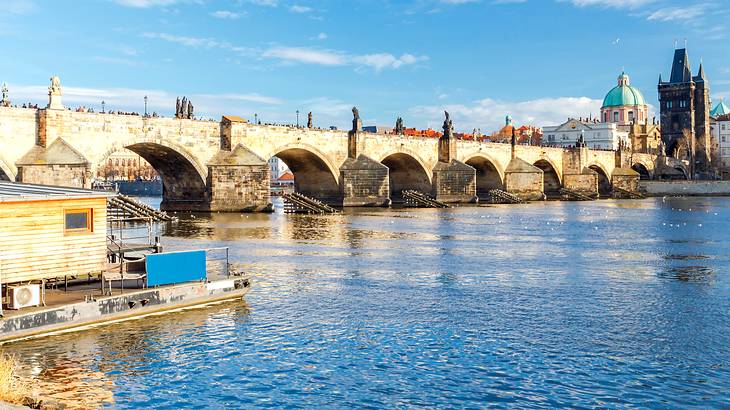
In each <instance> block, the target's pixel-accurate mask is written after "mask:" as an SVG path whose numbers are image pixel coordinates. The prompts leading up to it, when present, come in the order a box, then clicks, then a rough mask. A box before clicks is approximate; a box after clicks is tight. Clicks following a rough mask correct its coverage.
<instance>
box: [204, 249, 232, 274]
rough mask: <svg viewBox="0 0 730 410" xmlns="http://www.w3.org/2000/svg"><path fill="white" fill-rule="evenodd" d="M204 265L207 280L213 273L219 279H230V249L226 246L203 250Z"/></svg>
mask: <svg viewBox="0 0 730 410" xmlns="http://www.w3.org/2000/svg"><path fill="white" fill-rule="evenodd" d="M205 264H206V271H207V276H208V279H210V276H211V273H215V272H217V273H218V275H219V276H220V277H226V278H229V277H231V263H230V248H228V247H227V246H226V247H220V248H208V249H205Z"/></svg>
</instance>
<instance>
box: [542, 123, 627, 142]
mask: <svg viewBox="0 0 730 410" xmlns="http://www.w3.org/2000/svg"><path fill="white" fill-rule="evenodd" d="M581 135H583V139H584V141H585V143H586V145H587V146H588V148H591V149H605V150H617V149H618V148H619V145H620V144H621V143H622V142H623V143H624V144H629V142H630V140H629V132H628V131H627V130H622V129H620V128H619V126H618V124H615V123H606V122H598V120H593V121H586V120H583V119H575V118H572V119H569V120H568V121H566V122H564V123H562V124H560V125H557V126H550V127H544V128H543V144H544V145H549V146H553V147H560V148H570V147H574V146H575V145H576V143H577V142H578V138H579V137H580V136H581Z"/></svg>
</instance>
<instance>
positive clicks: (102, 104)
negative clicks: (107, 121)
mask: <svg viewBox="0 0 730 410" xmlns="http://www.w3.org/2000/svg"><path fill="white" fill-rule="evenodd" d="M104 105H106V103H105V102H104V100H101V113H102V114H105V113H106V111H105V110H104Z"/></svg>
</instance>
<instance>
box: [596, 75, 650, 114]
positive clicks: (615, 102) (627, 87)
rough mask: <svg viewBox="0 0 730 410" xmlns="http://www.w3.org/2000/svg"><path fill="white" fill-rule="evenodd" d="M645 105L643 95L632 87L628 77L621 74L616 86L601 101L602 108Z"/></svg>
mask: <svg viewBox="0 0 730 410" xmlns="http://www.w3.org/2000/svg"><path fill="white" fill-rule="evenodd" d="M624 105H628V106H633V105H646V101H645V100H644V95H643V94H641V91H639V89H638V88H635V87H632V86H631V82H630V80H629V76H628V75H627V74H626V73H621V75H620V76H619V77H618V85H617V86H616V87H614V88H613V89H612V90H611V91H609V92H608V94H606V98H604V99H603V107H604V108H605V107H620V106H624Z"/></svg>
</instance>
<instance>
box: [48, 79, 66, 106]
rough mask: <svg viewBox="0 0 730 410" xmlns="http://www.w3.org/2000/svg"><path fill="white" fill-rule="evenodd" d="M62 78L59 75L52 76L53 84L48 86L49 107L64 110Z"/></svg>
mask: <svg viewBox="0 0 730 410" xmlns="http://www.w3.org/2000/svg"><path fill="white" fill-rule="evenodd" d="M61 95H62V93H61V79H60V78H58V76H57V75H54V76H53V77H51V85H50V86H49V87H48V107H47V108H49V109H51V110H63V109H65V108H64V107H63V103H62V102H61Z"/></svg>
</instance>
